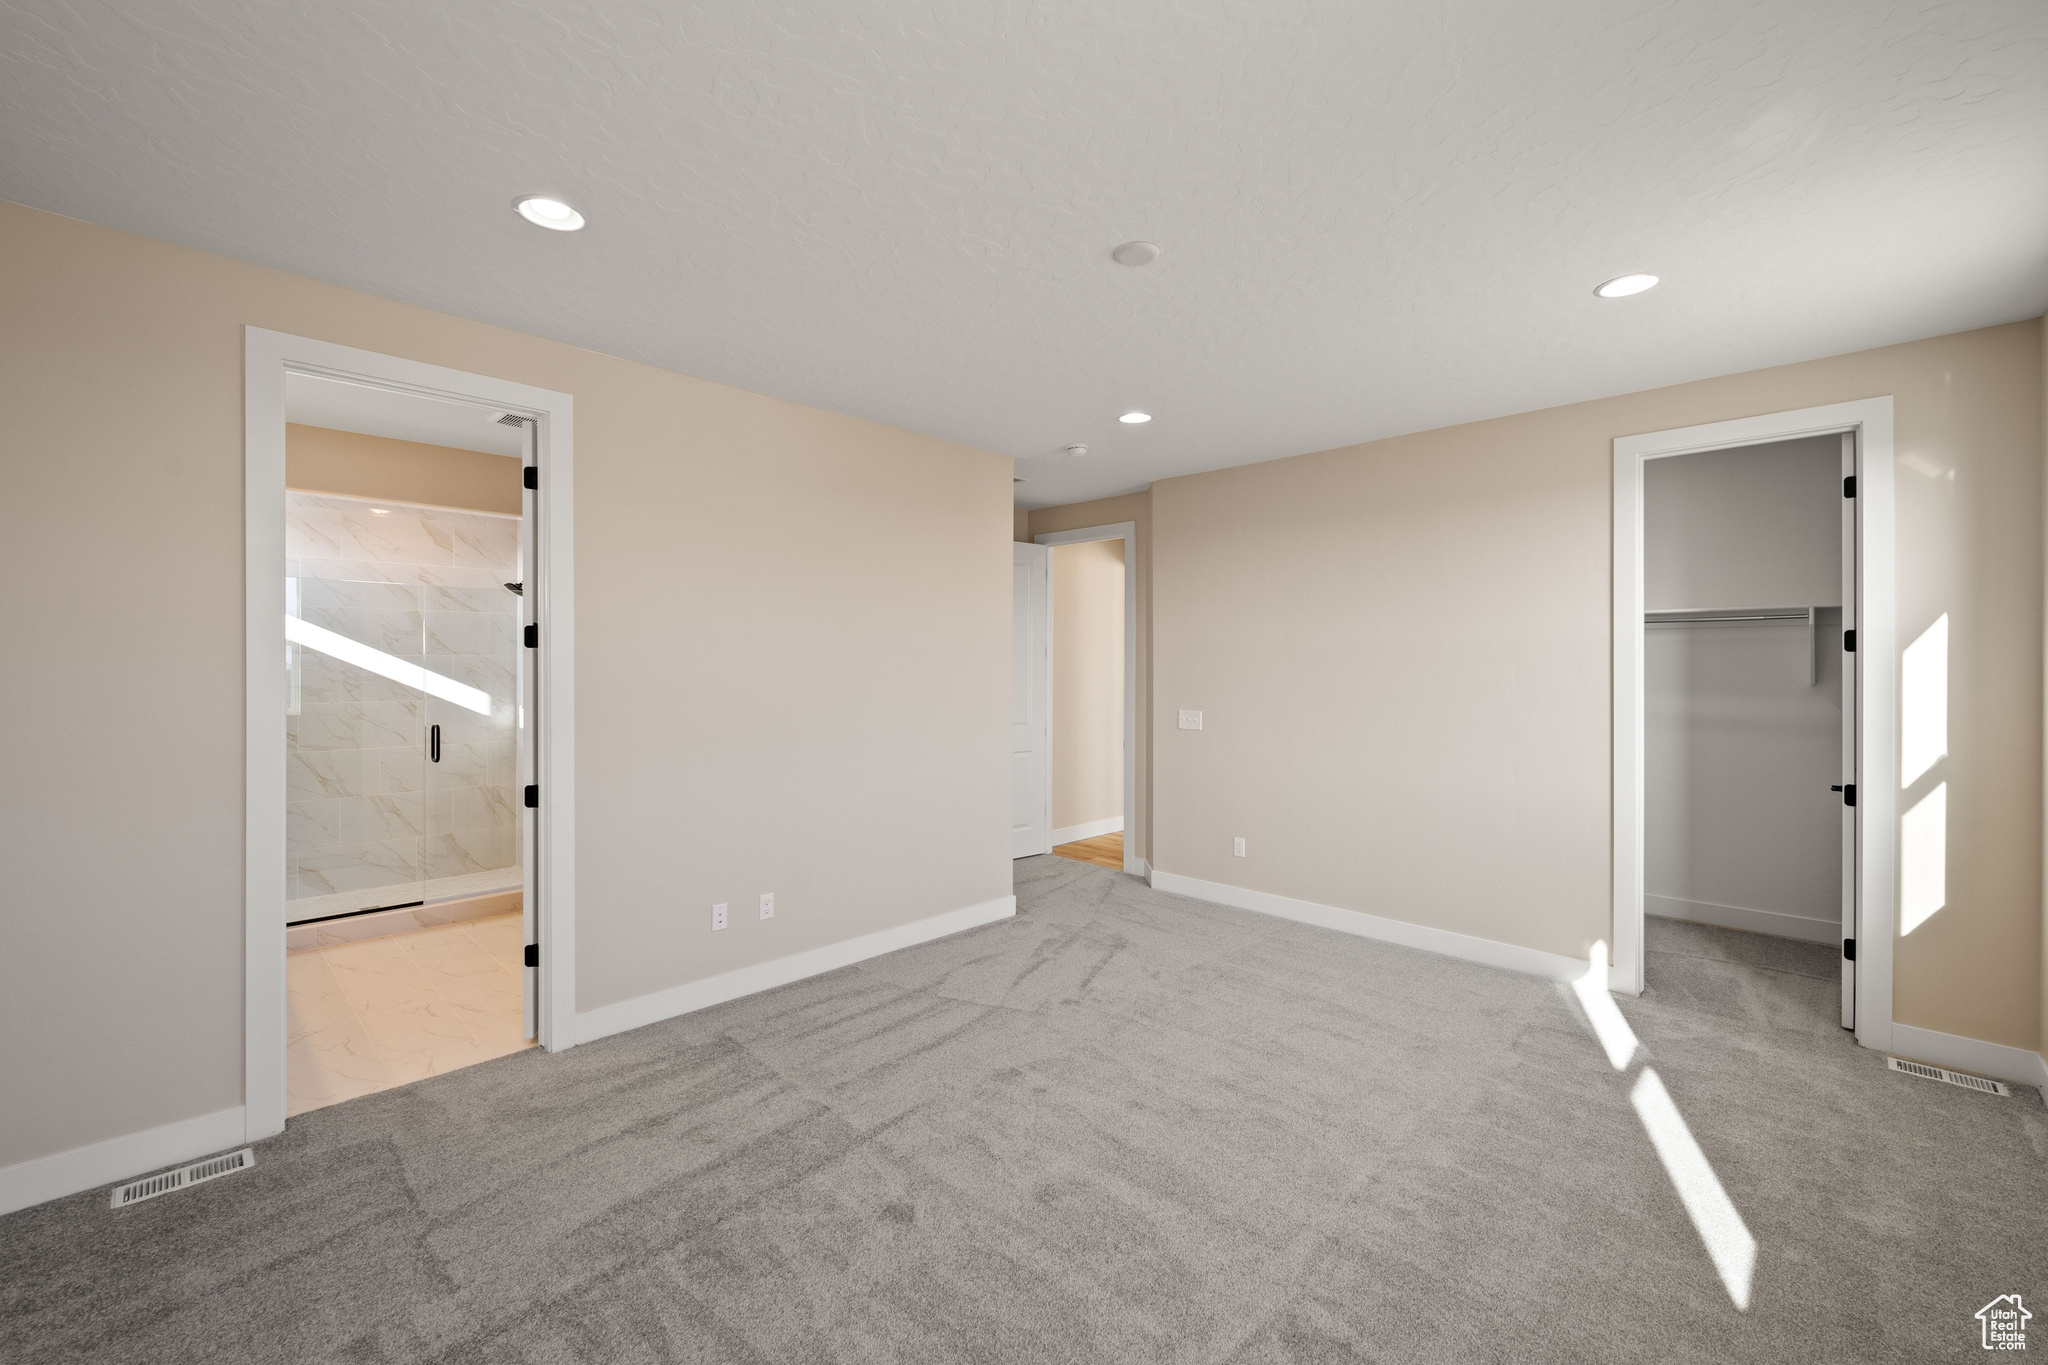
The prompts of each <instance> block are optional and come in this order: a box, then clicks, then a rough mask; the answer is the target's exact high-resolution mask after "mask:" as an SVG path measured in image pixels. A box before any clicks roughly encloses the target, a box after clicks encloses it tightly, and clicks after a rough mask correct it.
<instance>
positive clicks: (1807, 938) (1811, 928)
mask: <svg viewBox="0 0 2048 1365" xmlns="http://www.w3.org/2000/svg"><path fill="white" fill-rule="evenodd" d="M1643 913H1644V914H1646V915H1657V916H1660V917H1662V918H1664V919H1682V920H1691V921H1692V922H1693V923H1695V924H1717V925H1719V926H1720V927H1721V928H1723V929H1746V930H1748V931H1749V932H1750V933H1752V934H1776V935H1777V936H1778V937H1779V938H1796V939H1800V940H1803V941H1804V942H1807V943H1825V944H1827V945H1828V946H1829V947H1833V946H1835V945H1837V944H1839V943H1840V942H1841V941H1842V920H1841V917H1840V916H1839V915H1838V916H1836V917H1835V918H1833V919H1812V918H1809V917H1808V916H1805V915H1788V914H1786V913H1785V912H1784V911H1782V910H1751V909H1749V908H1748V907H1746V906H1741V905H1716V904H1714V902H1712V901H1689V900H1685V899H1683V898H1681V897H1678V896H1657V895H1650V894H1645V895H1644V896H1643Z"/></svg>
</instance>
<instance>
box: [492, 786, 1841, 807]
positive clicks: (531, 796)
mask: <svg viewBox="0 0 2048 1365" xmlns="http://www.w3.org/2000/svg"><path fill="white" fill-rule="evenodd" d="M1849 804H1850V805H1852V806H1853V805H1855V804H1856V803H1855V802H1854V801H1851V802H1850V803H1849ZM526 805H527V808H528V809H529V810H532V809H536V808H538V807H539V805H540V788H539V787H528V788H527V789H526Z"/></svg>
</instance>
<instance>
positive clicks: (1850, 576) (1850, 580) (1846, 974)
mask: <svg viewBox="0 0 2048 1365" xmlns="http://www.w3.org/2000/svg"><path fill="white" fill-rule="evenodd" d="M1854 477H1856V433H1855V432H1853V431H1845V432H1843V433H1842V479H1843V489H1842V491H1843V497H1842V643H1843V650H1842V785H1843V787H1844V788H1848V789H1853V787H1854V784H1855V782H1856V698H1857V693H1858V689H1857V686H1856V675H1857V671H1858V670H1857V661H1858V660H1859V659H1860V658H1861V657H1862V656H1861V655H1860V654H1858V653H1856V652H1855V651H1853V650H1851V649H1849V648H1848V643H1849V641H1850V640H1852V639H1854V638H1855V637H1854V636H1852V635H1850V633H1849V632H1851V631H1853V630H1855V629H1856V624H1857V622H1856V604H1857V601H1858V598H1857V592H1856V565H1857V563H1858V561H1859V558H1860V556H1858V554H1857V553H1856V523H1857V516H1856V500H1855V499H1854V498H1851V497H1849V496H1848V490H1849V487H1850V485H1849V483H1848V480H1850V479H1852V478H1854ZM1862 812H1863V807H1862V806H1860V805H1851V804H1849V803H1848V802H1847V801H1844V802H1843V803H1842V943H1843V945H1844V951H1843V953H1842V1027H1843V1028H1846V1029H1853V1028H1855V1027H1856V959H1855V958H1853V957H1851V956H1850V955H1849V953H1848V951H1847V945H1848V944H1851V943H1854V942H1855V941H1856V937H1857V935H1856V900H1857V897H1856V856H1857V849H1858V835H1859V833H1860V830H1859V828H1858V821H1859V819H1860V817H1861V815H1862Z"/></svg>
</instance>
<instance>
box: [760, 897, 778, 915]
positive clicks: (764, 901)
mask: <svg viewBox="0 0 2048 1365" xmlns="http://www.w3.org/2000/svg"><path fill="white" fill-rule="evenodd" d="M761 918H762V919H774V918H775V893H774V892H773V891H763V892H762V893H761Z"/></svg>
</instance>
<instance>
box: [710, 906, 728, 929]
mask: <svg viewBox="0 0 2048 1365" xmlns="http://www.w3.org/2000/svg"><path fill="white" fill-rule="evenodd" d="M711 927H712V928H713V929H723V928H724V927H725V902H724V901H720V902H719V903H718V904H716V905H714V906H712V907H711Z"/></svg>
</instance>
